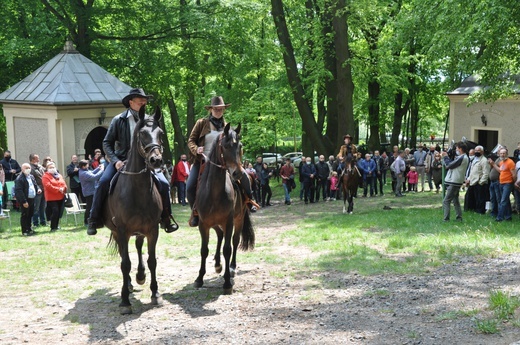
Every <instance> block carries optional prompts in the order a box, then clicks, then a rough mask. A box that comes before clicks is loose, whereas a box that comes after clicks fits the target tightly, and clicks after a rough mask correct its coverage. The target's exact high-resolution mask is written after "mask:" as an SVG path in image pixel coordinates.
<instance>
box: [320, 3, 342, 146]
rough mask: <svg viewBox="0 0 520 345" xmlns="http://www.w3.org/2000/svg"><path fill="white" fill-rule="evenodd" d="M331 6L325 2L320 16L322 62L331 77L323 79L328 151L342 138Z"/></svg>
mask: <svg viewBox="0 0 520 345" xmlns="http://www.w3.org/2000/svg"><path fill="white" fill-rule="evenodd" d="M332 10H333V7H332V4H331V3H330V0H328V1H326V3H325V11H324V13H323V16H322V19H321V21H322V28H323V29H322V32H323V37H324V40H323V42H324V43H323V62H324V65H325V70H326V71H328V72H329V73H330V75H331V77H328V78H326V79H325V81H324V84H325V85H324V87H325V90H326V100H325V101H326V106H327V128H326V131H325V133H326V136H327V138H329V140H330V141H331V145H330V147H327V149H328V150H329V152H334V151H336V146H337V144H338V142H340V141H342V140H343V136H341V139H338V99H337V97H338V84H337V82H336V79H337V76H338V71H337V69H336V64H337V62H336V51H335V47H334V40H333V39H332V37H333V34H334V31H333V30H332V29H333V28H332V19H333V13H332Z"/></svg>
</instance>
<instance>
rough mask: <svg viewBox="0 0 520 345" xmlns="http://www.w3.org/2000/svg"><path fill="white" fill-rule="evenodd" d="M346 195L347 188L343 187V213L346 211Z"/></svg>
mask: <svg viewBox="0 0 520 345" xmlns="http://www.w3.org/2000/svg"><path fill="white" fill-rule="evenodd" d="M347 196H348V190H345V189H343V214H345V213H347V199H348V197H347ZM349 206H350V205H349Z"/></svg>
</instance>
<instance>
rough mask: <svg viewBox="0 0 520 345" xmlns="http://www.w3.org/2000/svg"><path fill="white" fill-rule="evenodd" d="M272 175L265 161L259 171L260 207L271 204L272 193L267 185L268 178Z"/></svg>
mask: <svg viewBox="0 0 520 345" xmlns="http://www.w3.org/2000/svg"><path fill="white" fill-rule="evenodd" d="M272 176H273V172H272V171H270V170H269V167H268V166H267V163H263V164H262V171H260V186H261V187H262V207H265V206H273V205H272V204H271V196H272V195H273V193H272V191H271V187H270V186H269V179H270V178H271V177H272Z"/></svg>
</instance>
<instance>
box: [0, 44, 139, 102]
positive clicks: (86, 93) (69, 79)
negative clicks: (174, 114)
mask: <svg viewBox="0 0 520 345" xmlns="http://www.w3.org/2000/svg"><path fill="white" fill-rule="evenodd" d="M130 89H131V87H130V86H128V85H127V84H125V83H123V82H122V81H120V80H119V79H117V78H116V77H114V76H113V75H111V74H110V73H108V72H107V71H105V70H104V69H103V68H101V67H100V66H98V65H97V64H95V63H94V62H92V61H91V60H89V59H87V58H86V57H85V56H83V55H81V54H80V53H79V52H78V51H77V50H76V49H75V48H74V46H73V44H72V42H67V43H65V47H64V49H63V51H62V52H61V53H60V54H58V55H56V56H55V57H53V58H52V59H50V60H49V61H48V62H46V63H45V64H43V65H42V66H41V67H40V68H38V69H37V70H36V71H34V72H33V73H32V74H31V75H29V76H28V77H26V78H25V79H23V80H22V81H20V82H18V83H17V84H15V85H14V86H13V87H11V88H10V89H8V90H6V91H4V92H2V93H0V103H17V104H45V105H75V104H107V103H119V104H120V103H121V99H122V98H123V97H124V96H126V95H127V94H128V92H129V91H130Z"/></svg>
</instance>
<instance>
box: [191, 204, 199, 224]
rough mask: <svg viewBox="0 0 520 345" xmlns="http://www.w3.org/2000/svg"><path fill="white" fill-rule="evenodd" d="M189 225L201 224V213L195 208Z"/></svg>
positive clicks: (192, 210)
mask: <svg viewBox="0 0 520 345" xmlns="http://www.w3.org/2000/svg"><path fill="white" fill-rule="evenodd" d="M188 225H189V226H191V227H195V226H199V213H198V212H197V210H196V209H195V208H192V209H191V216H190V220H189V221H188Z"/></svg>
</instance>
